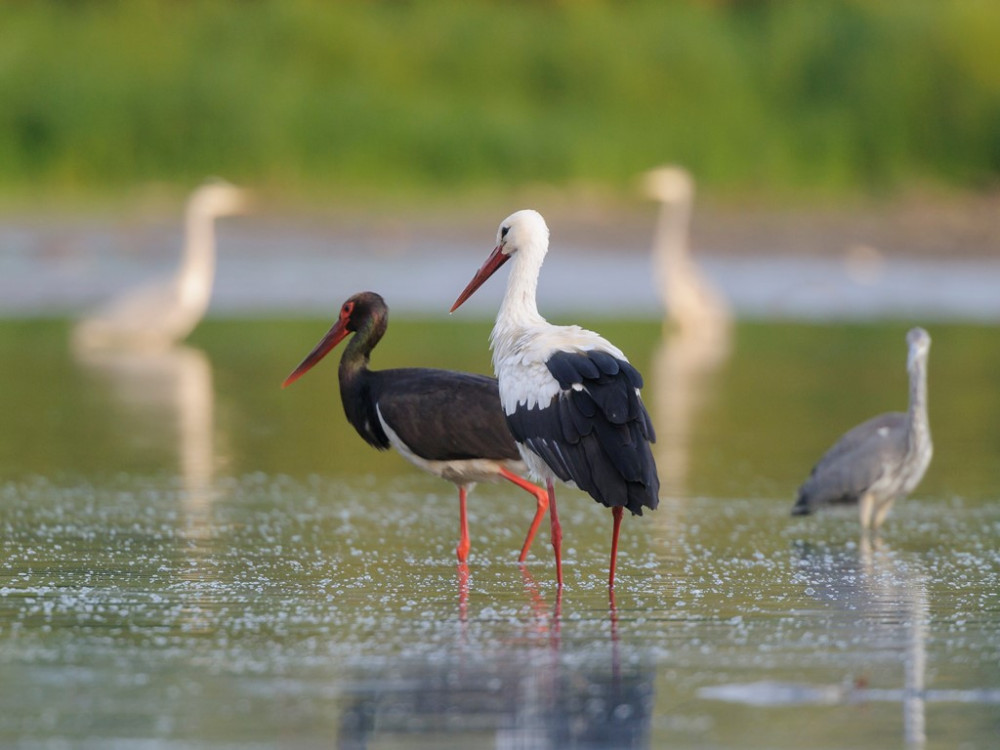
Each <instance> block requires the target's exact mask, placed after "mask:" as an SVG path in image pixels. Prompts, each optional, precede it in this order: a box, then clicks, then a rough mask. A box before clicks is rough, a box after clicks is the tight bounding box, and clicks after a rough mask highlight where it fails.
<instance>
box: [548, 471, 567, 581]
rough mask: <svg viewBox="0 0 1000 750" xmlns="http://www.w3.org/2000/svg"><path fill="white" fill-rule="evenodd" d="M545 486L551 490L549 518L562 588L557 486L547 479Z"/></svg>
mask: <svg viewBox="0 0 1000 750" xmlns="http://www.w3.org/2000/svg"><path fill="white" fill-rule="evenodd" d="M545 488H546V489H547V490H548V491H549V519H550V520H551V521H552V549H553V550H555V553H556V583H557V584H558V585H559V587H560V588H561V587H562V585H563V577H562V526H560V525H559V513H558V512H557V511H556V488H555V487H553V486H552V480H551V479H547V480H546V481H545Z"/></svg>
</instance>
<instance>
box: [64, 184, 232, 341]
mask: <svg viewBox="0 0 1000 750" xmlns="http://www.w3.org/2000/svg"><path fill="white" fill-rule="evenodd" d="M247 204H248V197H247V193H246V191H244V190H241V189H240V188H237V187H234V186H233V185H230V184H229V183H226V182H222V181H212V182H207V183H205V184H204V185H202V186H201V187H199V188H198V189H197V190H195V191H194V193H192V195H191V197H190V199H189V200H188V203H187V209H186V213H185V229H184V231H185V236H184V248H183V251H182V253H181V262H180V266H179V268H178V270H177V273H176V274H175V275H174V276H172V277H170V278H168V279H163V280H157V281H154V282H152V283H150V284H147V285H144V286H140V287H138V288H136V289H133V290H130V291H128V292H126V293H125V294H124V295H123V296H121V297H119V298H118V299H115V300H112V301H111V302H110V303H109V304H108V305H107V306H106V307H104V308H103V309H102V310H99V311H98V312H96V313H95V314H94V315H92V316H90V317H87V318H85V319H83V320H82V321H80V322H79V323H78V324H77V325H76V327H75V328H74V330H73V344H74V346H75V347H77V348H79V349H126V350H163V349H166V348H168V347H170V346H172V345H173V344H175V343H177V342H178V341H181V340H182V339H184V338H185V337H186V336H187V335H188V334H190V333H191V331H193V330H194V328H195V326H196V325H198V322H199V321H200V320H201V319H202V317H203V316H204V314H205V311H206V310H207V309H208V303H209V301H210V300H211V297H212V283H213V280H214V278H215V226H214V221H215V219H216V218H218V217H221V216H230V215H233V214H238V213H243V212H244V211H245V210H246V208H247Z"/></svg>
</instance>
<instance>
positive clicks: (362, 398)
mask: <svg viewBox="0 0 1000 750" xmlns="http://www.w3.org/2000/svg"><path fill="white" fill-rule="evenodd" d="M387 323H388V321H387V315H386V314H385V311H384V310H375V311H373V312H372V313H371V314H370V315H367V316H365V318H364V319H363V322H362V323H361V325H360V327H358V328H357V329H356V330H355V332H354V336H353V337H352V338H351V340H350V341H349V342H348V344H347V348H346V349H345V350H344V355H343V356H342V357H341V358H340V368H339V370H338V376H339V378H340V399H341V401H342V402H343V404H344V414H346V415H347V421H348V422H350V423H351V424H352V425H353V426H354V429H355V430H357V431H358V434H359V435H361V437H362V438H364V439H365V441H366V442H367V443H368V444H370V445H373V446H375V447H376V448H383V449H384V448H388V447H389V438H388V437H387V436H386V434H385V431H384V430H383V429H382V424H381V423H380V422H379V418H378V414H377V413H376V407H377V405H378V394H377V393H375V392H374V391H373V382H372V381H373V378H372V372H371V370H369V369H368V362H369V360H370V358H371V353H372V349H374V348H375V345H376V344H377V343H378V342H379V340H380V339H381V338H382V336H383V334H385V329H386V325H387Z"/></svg>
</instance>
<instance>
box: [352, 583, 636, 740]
mask: <svg viewBox="0 0 1000 750" xmlns="http://www.w3.org/2000/svg"><path fill="white" fill-rule="evenodd" d="M520 568H521V573H522V578H523V583H524V592H525V595H526V606H525V608H524V609H523V610H522V612H521V614H519V615H518V616H517V619H518V621H519V622H518V625H519V627H517V628H516V632H515V633H514V635H513V636H512V637H508V638H505V639H503V640H499V641H490V640H489V639H484V638H482V637H481V634H479V635H477V637H475V638H470V637H468V634H467V630H466V628H467V626H468V625H469V624H470V623H468V622H463V623H461V624H460V625H461V627H462V628H463V632H465V633H466V635H465V637H463V638H460V639H456V644H457V645H456V646H455V647H454V648H453V649H451V650H449V652H448V653H447V654H445V655H440V654H437V653H435V654H434V656H433V658H424V659H411V660H409V661H402V662H399V661H396V662H394V663H392V664H391V665H389V666H384V665H382V664H378V665H367V666H361V667H359V668H358V670H357V672H356V673H355V675H354V679H353V680H348V681H345V685H344V692H345V693H346V695H347V696H348V697H347V700H346V704H345V707H344V710H343V712H342V714H341V717H340V725H339V730H338V736H337V747H339V748H342V749H354V748H367V747H375V746H384V745H386V744H387V743H389V744H391V743H392V742H393V741H396V742H399V743H406V744H407V745H408V746H420V747H431V746H454V745H455V743H460V745H459V746H477V747H480V746H488V747H497V748H537V749H539V750H541V749H543V748H553V749H555V748H565V747H578V748H644V747H648V746H649V744H650V730H651V719H652V713H653V705H654V685H655V683H654V679H655V669H654V667H653V664H654V660H652V659H645V658H634V659H630V660H629V666H628V667H627V668H626V669H623V668H622V666H621V658H620V655H619V649H620V648H621V647H622V644H621V643H620V641H619V640H618V631H617V627H616V617H617V613H616V610H615V609H614V599H613V596H614V595H613V593H612V594H611V597H612V598H611V600H610V601H611V604H612V609H611V615H612V630H611V634H612V635H611V637H610V638H609V639H608V641H606V642H592V641H588V643H587V644H585V646H583V647H579V646H578V647H576V650H575V652H574V655H573V656H574V658H572V659H568V658H566V657H565V656H564V655H563V653H562V638H561V631H560V628H561V615H562V613H561V608H562V598H561V597H562V588H561V587H560V588H558V589H557V592H556V595H555V597H556V598H555V601H554V603H553V604H552V606H551V607H550V606H549V605H548V604H547V603H546V602H545V600H544V598H543V597H542V595H541V593H540V590H539V587H538V585H537V584H536V583H535V580H534V578H533V577H532V576H531V574H530V572H528V570H527V567H526V566H524V565H521V566H520ZM461 569H462V566H459V570H460V571H461ZM460 576H461V573H460ZM466 606H467V605H466ZM474 622H475V621H474V620H473V622H472V624H474ZM581 648H582V649H583V650H580V649H581ZM576 657H581V658H576Z"/></svg>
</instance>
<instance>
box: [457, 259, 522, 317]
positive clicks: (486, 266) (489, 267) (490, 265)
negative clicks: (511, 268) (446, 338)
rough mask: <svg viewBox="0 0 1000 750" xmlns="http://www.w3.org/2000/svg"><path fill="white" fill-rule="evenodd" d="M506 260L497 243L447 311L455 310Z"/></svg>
mask: <svg viewBox="0 0 1000 750" xmlns="http://www.w3.org/2000/svg"><path fill="white" fill-rule="evenodd" d="M508 260H510V256H509V255H507V253H505V252H504V251H503V245H497V246H496V247H495V248H493V252H492V253H490V257H489V258H487V259H486V262H485V263H483V265H482V267H481V268H480V269H479V270H478V271H476V275H475V276H473V277H472V281H470V282H469V285H468V286H467V287H465V289H464V290H463V291H462V293H461V294H460V295H458V299H457V300H455V304H454V305H452V306H451V310H449V311H448V312H455V310H457V309H458V308H459V306H460V305H461V304H462V303H463V302H465V300H467V299H469V297H471V296H472V293H473V292H475V291H476V290H477V289H478V288H479V287H481V286H482V285H483V282H484V281H486V279H488V278H489V277H490V276H492V275H493V274H494V273H496V270H497V269H498V268H500V266H502V265H503V264H504V263H506V262H507V261H508Z"/></svg>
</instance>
